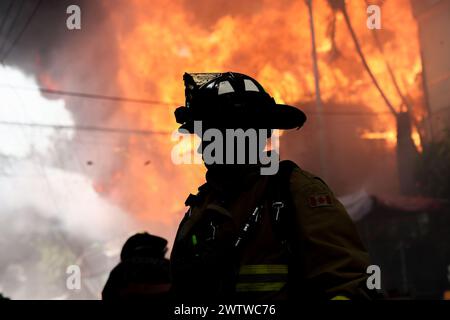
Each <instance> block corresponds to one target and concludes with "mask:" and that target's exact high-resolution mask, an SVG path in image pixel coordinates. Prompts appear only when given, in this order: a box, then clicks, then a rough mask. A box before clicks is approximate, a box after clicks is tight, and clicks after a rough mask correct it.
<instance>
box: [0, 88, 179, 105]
mask: <svg viewBox="0 0 450 320" xmlns="http://www.w3.org/2000/svg"><path fill="white" fill-rule="evenodd" d="M0 87H8V88H14V89H18V90H26V91H35V90H36V89H38V90H40V91H41V92H43V93H47V94H53V95H59V96H71V97H79V98H87V99H96V100H109V101H116V102H131V103H139V104H151V105H168V106H175V105H179V103H176V102H168V101H159V100H150V99H140V98H129V97H120V96H109V95H103V94H96V93H84V92H76V91H66V90H55V89H50V88H44V87H38V88H27V87H17V86H12V85H5V84H0Z"/></svg>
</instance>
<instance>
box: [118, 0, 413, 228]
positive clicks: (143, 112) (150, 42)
mask: <svg viewBox="0 0 450 320" xmlns="http://www.w3.org/2000/svg"><path fill="white" fill-rule="evenodd" d="M109 5H110V6H111V12H113V13H112V14H113V19H114V22H115V25H116V28H117V30H115V32H116V33H117V37H118V40H119V43H120V54H119V59H120V70H119V71H118V78H117V81H118V82H119V83H120V85H121V87H122V89H123V92H124V94H125V95H127V96H142V95H143V92H147V93H148V96H149V97H151V98H152V99H153V100H161V101H176V102H179V103H182V102H183V101H184V87H183V83H182V75H183V73H184V72H189V71H191V72H214V71H237V72H242V73H246V74H249V75H250V76H253V77H255V78H256V79H258V81H259V82H260V83H261V84H262V85H263V86H264V87H265V88H266V89H267V90H268V91H269V92H270V93H271V94H272V95H273V96H274V97H275V99H276V100H277V101H278V102H286V103H294V104H295V103H296V102H302V101H306V100H312V99H313V97H314V76H313V73H312V62H311V45H310V30H309V24H308V19H309V18H308V13H307V8H306V5H305V3H304V1H300V0H299V1H288V0H286V1H269V0H260V1H252V2H249V3H247V2H239V3H238V2H229V1H181V0H180V1H174V0H155V1H148V2H147V1H145V2H144V1H140V0H130V1H127V5H126V7H124V8H121V9H120V10H117V6H116V2H114V3H113V2H110V4H109ZM113 9H114V10H113ZM347 9H348V12H349V15H350V18H351V20H352V24H353V26H354V28H355V30H356V33H357V35H358V37H359V39H360V41H361V45H362V50H363V52H364V53H365V55H366V58H367V60H368V62H369V65H370V67H371V68H372V70H373V72H374V74H375V76H376V77H377V79H378V80H379V82H380V84H381V86H382V87H383V90H384V91H385V92H386V94H387V96H388V98H389V99H390V100H391V102H392V104H393V105H394V106H396V107H397V108H398V109H399V108H400V105H401V104H402V101H401V99H400V97H399V96H398V94H397V92H396V90H395V87H394V85H393V84H392V81H391V79H390V77H389V75H388V72H387V69H386V64H385V63H384V58H386V59H387V60H388V61H389V62H390V64H391V65H392V66H393V67H394V71H395V75H396V77H397V78H398V79H399V83H400V86H401V90H402V91H403V92H404V93H405V94H408V95H410V96H415V95H418V93H417V92H419V91H420V88H419V86H418V84H417V79H418V76H420V73H421V62H420V54H419V44H418V40H417V39H418V38H417V26H416V22H415V21H414V18H413V16H412V12H411V8H410V4H409V0H396V1H385V2H384V4H383V6H382V29H381V30H377V31H375V32H378V35H379V37H380V38H381V40H382V42H383V44H384V52H385V56H383V55H382V54H381V53H380V51H379V50H378V48H377V47H376V45H375V42H374V40H373V37H372V34H371V32H373V31H371V30H368V29H367V27H366V20H367V13H366V6H365V3H364V1H347ZM333 16H335V19H334V21H335V33H334V39H332V36H331V33H330V30H331V29H332V28H331V27H332V26H333V25H332V23H333ZM314 19H315V26H316V35H317V48H318V50H317V51H318V58H319V69H320V75H321V78H320V84H321V91H322V98H323V100H324V101H325V102H327V101H335V102H339V103H341V104H346V103H348V104H350V103H351V104H359V105H361V111H362V112H364V111H366V112H367V111H370V112H377V113H378V112H379V115H378V116H377V117H374V122H376V130H374V131H368V130H366V131H364V132H363V134H362V136H361V137H362V138H363V139H373V138H377V139H385V140H386V142H387V146H392V145H394V144H395V140H396V135H395V119H394V117H393V116H392V115H391V114H389V113H387V112H386V111H388V109H387V108H386V106H385V104H384V102H383V100H382V99H381V97H380V95H379V93H378V92H377V91H376V89H375V87H374V86H373V84H372V83H371V81H370V78H369V77H368V75H367V74H366V73H365V71H364V69H363V67H362V65H361V63H360V61H359V58H358V56H357V54H356V51H355V48H354V45H353V43H352V41H351V38H350V35H349V32H348V30H347V27H346V25H345V21H344V19H343V16H342V14H341V13H339V12H338V13H336V14H335V13H334V12H333V11H332V9H331V8H330V7H329V5H328V4H327V1H325V0H316V1H314ZM334 44H336V47H335V46H334ZM175 107H176V105H173V106H172V107H167V106H159V105H155V106H153V107H151V108H137V107H136V106H135V105H127V104H124V105H123V108H124V110H125V111H126V112H125V115H126V117H127V118H128V120H129V121H130V122H132V123H134V124H135V125H136V126H137V127H147V128H151V129H152V130H156V131H158V130H161V131H163V130H165V131H167V130H169V131H170V130H174V129H175V128H176V127H177V124H176V123H175V121H174V117H173V111H174V109H175ZM367 108H368V109H367ZM325 112H326V111H325ZM333 112H338V110H333ZM416 136H417V137H418V134H417V132H416V133H415V137H416ZM417 137H416V138H415V141H416V142H417V145H419V141H418V138H417ZM129 143H130V145H131V144H134V147H133V148H131V149H130V152H132V156H131V157H129V158H128V159H127V161H128V163H127V164H126V166H125V168H126V169H125V170H126V171H127V172H125V173H124V174H123V176H122V178H121V179H122V180H121V183H122V184H125V183H127V182H130V181H131V182H132V183H133V185H132V186H130V192H127V194H126V197H125V199H122V201H125V202H126V203H127V206H128V207H129V208H131V210H133V211H134V212H135V213H137V214H139V215H141V216H143V217H147V216H150V215H152V214H156V216H158V219H160V221H162V223H166V224H170V223H173V221H174V220H176V219H178V216H176V215H175V218H174V213H180V212H181V211H182V210H183V202H184V198H185V196H186V194H185V193H186V190H191V192H195V188H194V187H195V186H196V185H198V184H199V183H200V182H201V181H202V179H203V178H202V175H203V173H204V170H203V169H202V168H200V166H195V167H187V166H178V167H176V166H174V165H173V164H172V163H171V161H170V154H171V149H172V147H173V141H171V139H170V135H169V136H167V137H165V136H155V137H149V138H148V141H146V142H145V143H143V142H136V141H129ZM149 157H150V158H151V159H152V164H151V165H150V166H148V167H149V168H146V169H145V171H144V169H143V165H142V164H143V163H144V162H145V161H146V160H148V158H149ZM127 176H130V177H139V179H134V180H131V179H130V180H127V178H126V177H127ZM167 177H170V178H167ZM136 191H138V192H136ZM161 194H164V195H167V196H161Z"/></svg>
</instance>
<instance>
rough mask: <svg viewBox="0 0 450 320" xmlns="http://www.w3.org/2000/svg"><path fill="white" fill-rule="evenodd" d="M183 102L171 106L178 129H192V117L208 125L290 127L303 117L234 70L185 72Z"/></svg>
mask: <svg viewBox="0 0 450 320" xmlns="http://www.w3.org/2000/svg"><path fill="white" fill-rule="evenodd" d="M183 79H184V85H185V96H186V106H182V107H179V108H177V109H176V110H175V118H176V121H177V122H178V123H180V124H182V126H181V127H180V129H185V130H188V131H189V132H190V133H193V132H194V121H202V122H203V123H202V125H203V126H206V127H211V128H255V129H293V128H300V127H301V126H302V125H303V123H304V122H305V121H306V116H305V114H304V113H303V112H302V111H301V110H299V109H297V108H295V107H292V106H288V105H284V104H277V103H276V102H275V100H274V99H273V98H272V97H271V96H270V95H269V94H268V93H267V92H266V91H265V90H264V88H263V87H262V86H261V85H260V84H259V83H258V82H257V81H256V80H255V79H252V78H251V77H249V76H246V75H244V74H241V73H236V72H226V73H185V74H184V76H183Z"/></svg>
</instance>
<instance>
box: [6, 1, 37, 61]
mask: <svg viewBox="0 0 450 320" xmlns="http://www.w3.org/2000/svg"><path fill="white" fill-rule="evenodd" d="M41 4H42V0H39V1H38V2H37V4H36V5H35V6H34V9H33V12H31V14H30V15H29V16H28V19H27V21H26V22H25V24H24V26H23V28H22V29H21V30H20V32H19V33H18V35H17V37H16V38H15V39H14V41H13V42H12V43H11V46H10V47H9V49H8V50H6V52H5V54H4V55H3V57H2V59H1V60H0V61H1V62H2V63H3V62H4V61H5V59H6V58H7V57H8V55H9V54H10V53H11V51H12V50H13V48H14V46H15V45H16V44H17V42H19V40H20V38H21V37H22V35H23V34H24V33H25V30H26V29H27V28H28V26H29V25H30V22H31V21H32V20H33V17H34V16H35V15H36V12H37V11H38V9H39V7H40V6H41Z"/></svg>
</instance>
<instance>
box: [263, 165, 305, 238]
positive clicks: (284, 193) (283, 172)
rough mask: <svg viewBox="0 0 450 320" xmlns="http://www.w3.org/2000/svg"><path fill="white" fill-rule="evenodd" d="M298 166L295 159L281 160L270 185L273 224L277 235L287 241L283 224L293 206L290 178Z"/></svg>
mask: <svg viewBox="0 0 450 320" xmlns="http://www.w3.org/2000/svg"><path fill="white" fill-rule="evenodd" d="M296 168H299V167H298V166H297V164H295V163H294V162H293V161H290V160H283V161H281V162H280V166H279V169H278V172H277V174H275V175H274V176H273V178H272V181H271V183H270V186H269V188H270V194H271V200H272V224H273V228H274V232H275V236H276V237H277V238H279V240H280V241H281V242H285V241H286V230H283V229H284V228H283V225H286V223H287V222H286V220H287V217H285V214H286V213H287V212H289V207H291V206H292V199H291V196H290V178H291V175H292V172H293V171H294V170H295V169H296Z"/></svg>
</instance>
